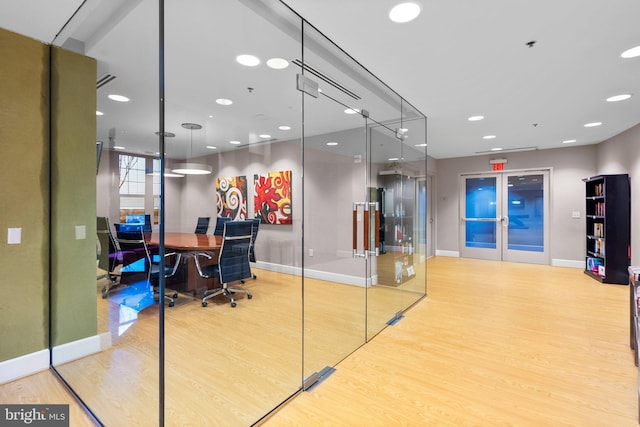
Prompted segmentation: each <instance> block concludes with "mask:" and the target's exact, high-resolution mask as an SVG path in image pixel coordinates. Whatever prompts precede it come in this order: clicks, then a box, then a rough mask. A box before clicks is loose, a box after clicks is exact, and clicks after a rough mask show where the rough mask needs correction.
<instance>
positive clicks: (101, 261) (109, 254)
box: [96, 216, 122, 298]
mask: <svg viewBox="0 0 640 427" xmlns="http://www.w3.org/2000/svg"><path fill="white" fill-rule="evenodd" d="M96 229H97V233H98V242H99V243H100V254H99V255H98V267H99V268H101V269H102V270H104V271H106V272H107V274H106V277H107V279H109V283H108V284H107V285H105V286H104V287H103V288H102V298H106V297H107V296H108V295H109V292H111V290H112V289H113V288H116V287H118V286H120V283H119V278H120V275H119V274H118V273H116V268H117V267H118V266H120V265H122V253H121V252H120V248H119V247H118V242H116V240H115V239H114V238H113V234H111V227H110V226H109V219H107V217H104V216H99V217H97V222H96Z"/></svg>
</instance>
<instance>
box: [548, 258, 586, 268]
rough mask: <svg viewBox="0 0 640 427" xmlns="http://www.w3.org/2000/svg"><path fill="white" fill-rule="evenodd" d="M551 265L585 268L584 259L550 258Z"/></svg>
mask: <svg viewBox="0 0 640 427" xmlns="http://www.w3.org/2000/svg"><path fill="white" fill-rule="evenodd" d="M551 265H553V266H554V267H571V268H580V269H582V270H584V269H585V268H586V265H585V261H584V260H580V261H576V260H573V259H552V260H551Z"/></svg>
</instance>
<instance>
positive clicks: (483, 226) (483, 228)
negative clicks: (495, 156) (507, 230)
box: [460, 174, 502, 260]
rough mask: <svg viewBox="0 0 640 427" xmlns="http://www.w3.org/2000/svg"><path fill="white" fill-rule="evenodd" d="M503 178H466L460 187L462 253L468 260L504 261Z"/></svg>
mask: <svg viewBox="0 0 640 427" xmlns="http://www.w3.org/2000/svg"><path fill="white" fill-rule="evenodd" d="M501 188H502V187H501V176H500V175H498V174H485V175H471V176H463V177H462V179H461V188H460V215H461V217H460V225H461V229H460V236H461V244H460V248H461V250H460V252H461V256H462V257H464V258H482V259H493V260H499V259H501V258H502V227H501V226H500V222H501V220H502V217H501V216H500V215H501V212H502V207H501V203H502V199H501V198H500V197H498V192H499V191H501Z"/></svg>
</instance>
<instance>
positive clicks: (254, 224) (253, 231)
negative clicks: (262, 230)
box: [247, 218, 262, 279]
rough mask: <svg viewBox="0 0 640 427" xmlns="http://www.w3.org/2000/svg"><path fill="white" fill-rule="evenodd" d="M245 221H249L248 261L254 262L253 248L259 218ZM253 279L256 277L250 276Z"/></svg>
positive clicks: (259, 221)
mask: <svg viewBox="0 0 640 427" xmlns="http://www.w3.org/2000/svg"><path fill="white" fill-rule="evenodd" d="M247 221H251V246H250V247H249V261H250V262H256V254H255V251H254V248H255V246H256V238H257V237H258V228H259V227H260V223H261V222H262V221H261V220H260V218H254V219H249V220H247ZM252 276H253V278H254V279H257V278H258V276H256V275H255V274H253V275H252Z"/></svg>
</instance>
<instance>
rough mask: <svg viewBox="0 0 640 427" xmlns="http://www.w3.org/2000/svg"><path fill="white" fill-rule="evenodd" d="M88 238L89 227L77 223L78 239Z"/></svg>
mask: <svg viewBox="0 0 640 427" xmlns="http://www.w3.org/2000/svg"><path fill="white" fill-rule="evenodd" d="M86 238H87V227H86V226H84V225H76V240H84V239H86Z"/></svg>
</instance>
